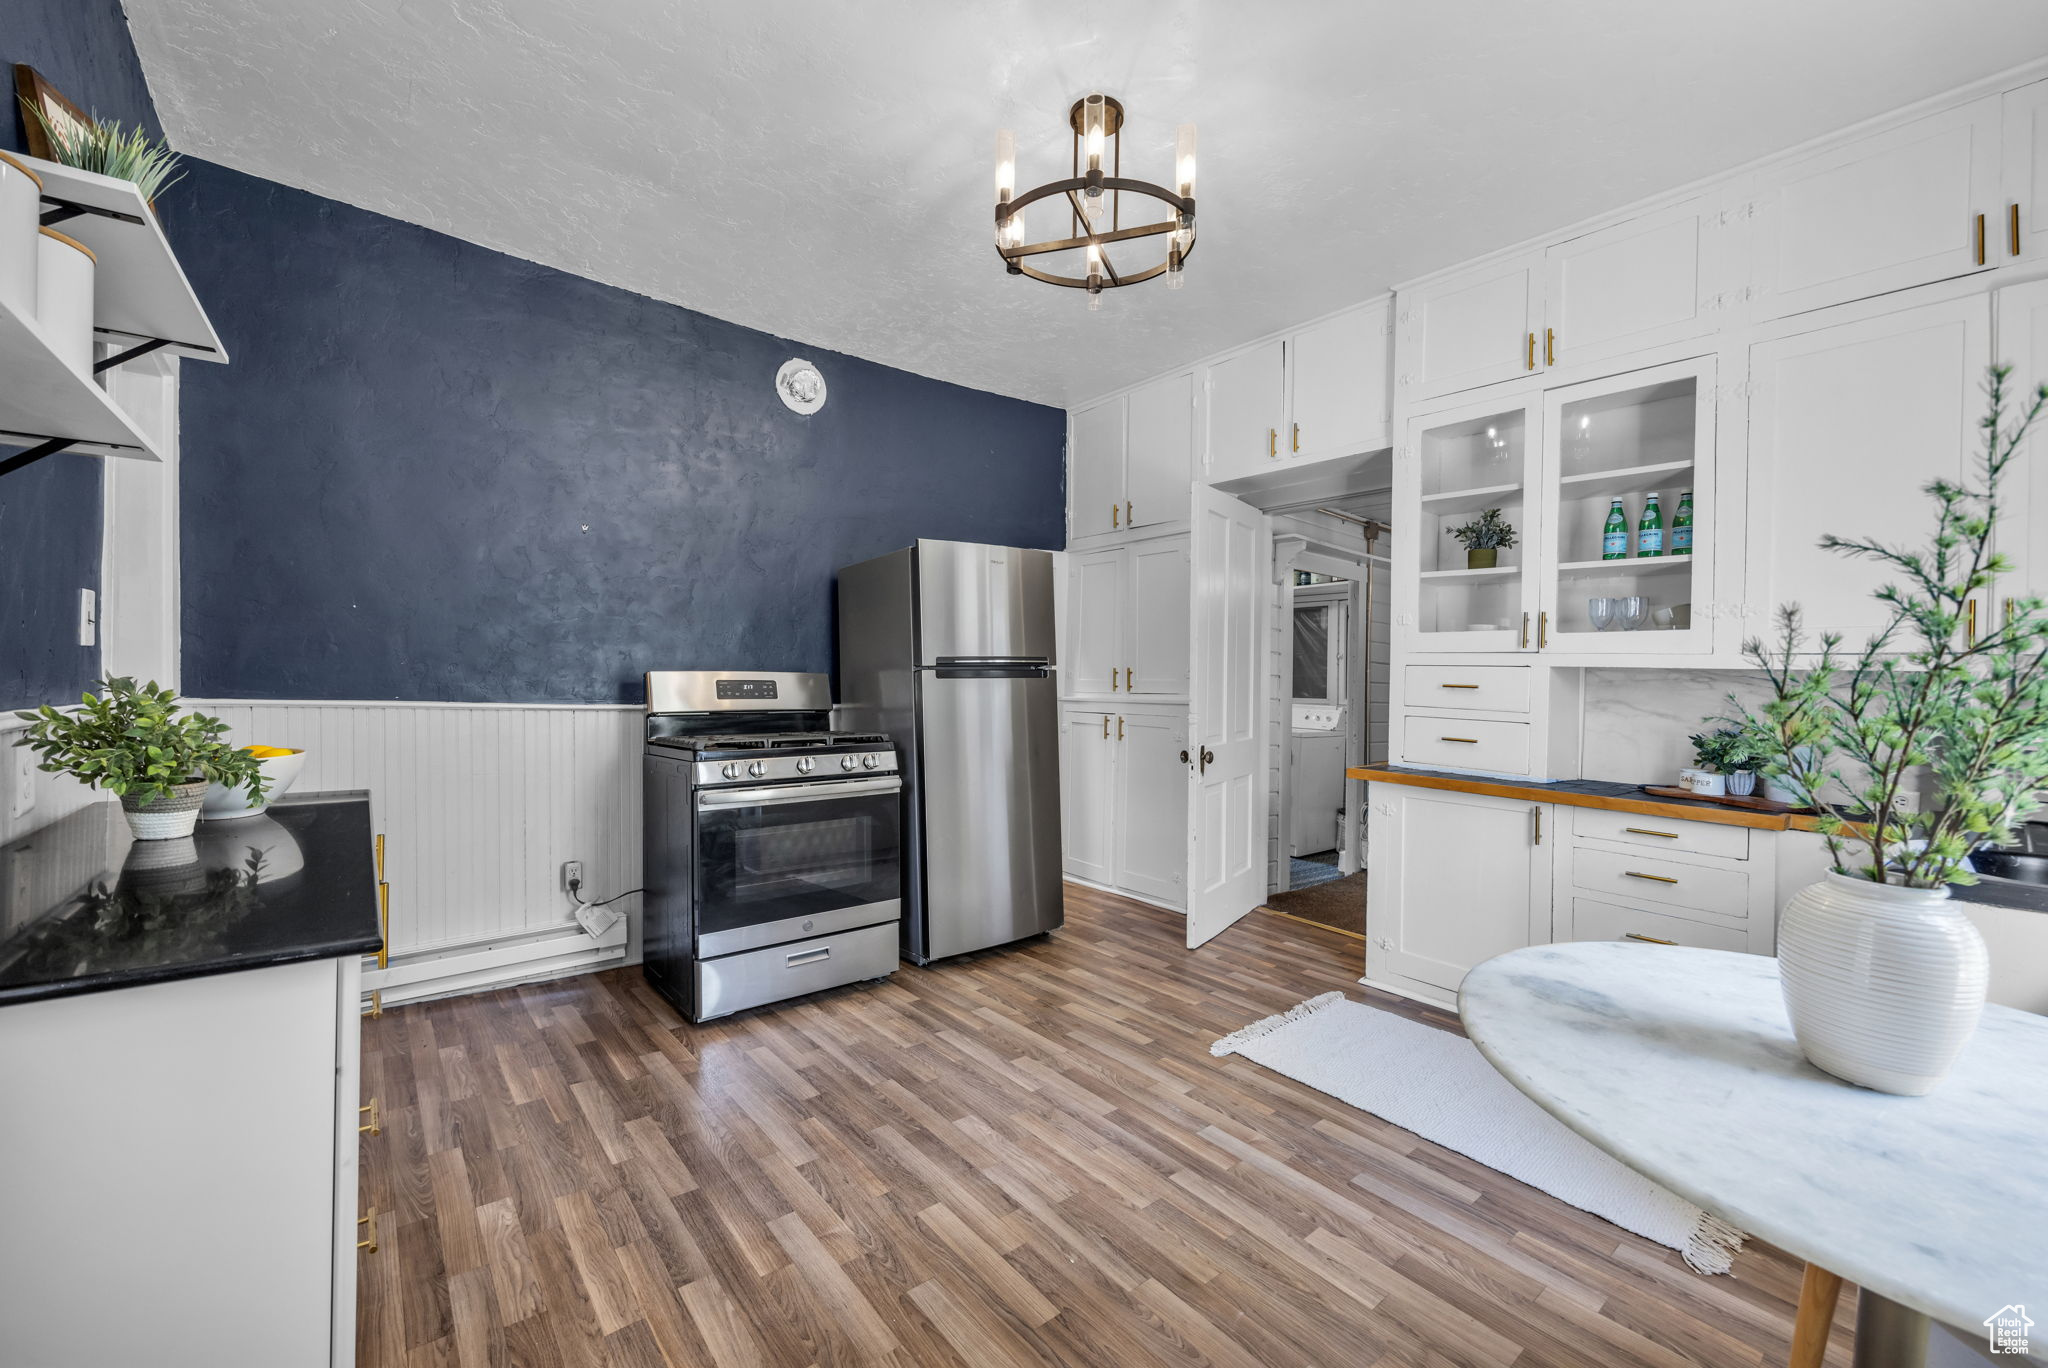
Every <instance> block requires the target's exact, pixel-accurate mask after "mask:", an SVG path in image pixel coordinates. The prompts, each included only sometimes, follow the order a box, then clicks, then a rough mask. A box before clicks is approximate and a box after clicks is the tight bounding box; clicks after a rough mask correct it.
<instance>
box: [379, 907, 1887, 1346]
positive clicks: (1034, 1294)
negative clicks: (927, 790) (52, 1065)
mask: <svg viewBox="0 0 2048 1368" xmlns="http://www.w3.org/2000/svg"><path fill="white" fill-rule="evenodd" d="M1068 909H1069V911H1068V923H1067V926H1066V928H1065V929H1064V930H1063V931H1061V932H1059V933H1056V934H1055V935H1053V936H1051V937H1049V938H1044V939H1041V940H1038V941H1033V942H1029V943H1026V944H1024V945H1021V946H1016V947H1011V948H1009V949H1005V950H1000V951H991V952H988V953H985V954H981V955H976V956H971V957H967V958H963V959H959V960H953V961H949V962H947V963H945V964H942V965H939V966H937V967H934V968H931V969H915V968H911V967H909V966H905V967H904V968H903V969H902V970H901V971H900V972H898V973H897V974H896V975H895V976H894V977H893V978H890V979H888V980H885V981H883V982H881V983H879V984H872V985H862V986H857V987H854V988H848V989H842V990H839V991H837V992H834V993H830V994H826V995H823V996H820V997H816V998H812V999H808V1000H805V1001H800V1002H796V1003H790V1004H785V1005H782V1006H779V1007H775V1008H768V1009H763V1010H761V1011H757V1012H752V1013H747V1014H744V1015H742V1016H740V1017H737V1018H733V1019H728V1020H726V1021H723V1022H719V1023H715V1024H713V1025H710V1026H704V1027H693V1026H690V1025H689V1024H688V1023H686V1022H684V1021H682V1020H681V1019H680V1018H679V1017H678V1016H677V1015H676V1014H675V1013H674V1012H673V1011H672V1010H671V1009H670V1008H669V1007H668V1005H667V1004H666V1003H664V1002H663V1001H661V1000H660V999H659V998H657V997H655V996H654V994H653V993H652V992H650V991H649V990H648V988H647V987H646V985H645V983H644V982H643V981H642V979H641V977H640V971H639V970H638V969H637V968H635V969H625V970H617V971H613V972H609V973H604V974H595V975H588V976H584V977H581V978H574V979H566V980H561V981H558V982H553V983H547V984H541V985H536V986H530V987H524V988H517V989H507V990H505V991H502V992H498V993H492V994H486V995H482V996H476V997H467V998H455V999H450V1000H447V1001H443V1002H433V1003H424V1004H419V1005H415V1006H410V1007H403V1008H396V1009H393V1010H391V1011H388V1012H386V1013H385V1015H384V1016H383V1017H382V1018H379V1019H373V1020H368V1021H365V1022H364V1042H363V1083H364V1094H365V1097H366V1098H367V1097H369V1096H376V1097H378V1098H379V1099H380V1100H381V1105H382V1109H383V1117H384V1131H383V1134H382V1135H380V1136H376V1137H370V1138H366V1140H365V1142H364V1150H363V1200H364V1202H365V1203H366V1204H374V1205H375V1206H376V1208H377V1210H378V1212H379V1224H380V1227H381V1231H382V1239H381V1246H380V1248H379V1249H378V1250H377V1251H376V1252H375V1253H373V1254H371V1253H366V1254H363V1255H360V1256H359V1258H360V1265H359V1272H360V1289H361V1290H360V1297H359V1303H358V1316H357V1319H358V1325H359V1335H360V1351H359V1358H358V1361H359V1363H361V1364H363V1365H366V1366H367V1368H420V1366H421V1365H434V1366H435V1368H440V1366H441V1365H458V1366H459V1368H481V1365H486V1364H504V1365H521V1366H522V1368H536V1366H537V1365H565V1366H573V1368H585V1366H589V1368H599V1366H602V1368H660V1365H668V1366H669V1368H685V1366H686V1365H687V1366H688V1368H698V1366H699V1365H704V1366H707V1368H708V1366H711V1365H716V1368H739V1366H741V1365H746V1366H748V1368H756V1366H758V1365H791V1366H792V1368H803V1366H804V1365H814V1364H815V1365H820V1368H823V1366H824V1365H837V1364H897V1365H913V1364H915V1365H923V1364H969V1365H976V1368H979V1365H1012V1364H1016V1365H1027V1364H1089V1365H1117V1366H1118V1368H1130V1366H1132V1365H1143V1364H1172V1365H1189V1364H1212V1365H1227V1366H1228V1368H1251V1366H1252V1365H1295V1364H1298V1365H1340V1364H1341V1365H1347V1368H1368V1365H1373V1364H1387V1365H1421V1366H1426V1368H1440V1366H1441V1365H1472V1366H1473V1368H1500V1366H1501V1365H1507V1364H1516V1365H1559V1368H1563V1366H1564V1365H1571V1368H1579V1366H1580V1365H1591V1364H1600V1365H1648V1366H1653V1368H1680V1366H1681V1365H1736V1364H1740V1365H1759V1364H1773V1363H1783V1362H1784V1356H1785V1353H1786V1350H1787V1346H1788V1344H1789V1341H1790V1333H1791V1322H1792V1308H1793V1303H1794V1301H1795V1299H1796V1297H1797V1295H1798V1288H1799V1273H1800V1269H1799V1266H1798V1265H1797V1264H1796V1263H1794V1262H1793V1261H1791V1260H1789V1259H1787V1258H1786V1257H1785V1256H1784V1255H1782V1254H1780V1253H1778V1252H1777V1251H1775V1250H1771V1249H1767V1248H1758V1247H1755V1246H1752V1247H1751V1249H1749V1250H1747V1251H1745V1252H1744V1254H1743V1255H1742V1256H1741V1257H1740V1258H1739V1259H1738V1260H1737V1262H1736V1266H1735V1272H1734V1273H1733V1274H1732V1275H1731V1276H1727V1277H1719V1278H1703V1277H1700V1276H1699V1275H1697V1274H1694V1273H1692V1272H1691V1271H1689V1270H1688V1269H1687V1268H1686V1267H1685V1265H1684V1263H1683V1262H1682V1261H1681V1260H1680V1259H1679V1257H1678V1256H1677V1255H1676V1254H1675V1253H1673V1252H1671V1251H1669V1250H1666V1249H1663V1248H1661V1247H1659V1246H1657V1245H1653V1244H1650V1243H1649V1242H1647V1241H1644V1240H1641V1239H1638V1238H1636V1237H1635V1236H1632V1235H1629V1234H1627V1233H1625V1232H1623V1231H1620V1230H1617V1229H1616V1228H1614V1227H1612V1226H1610V1225H1608V1224H1606V1223H1605V1222H1603V1221H1600V1220H1598V1219H1597V1218H1594V1217H1592V1216H1588V1215H1586V1214H1585V1213H1583V1212H1580V1211H1577V1210H1574V1209H1573V1208H1571V1207H1568V1206H1565V1205H1563V1204H1562V1203H1560V1202H1557V1201H1554V1200H1552V1199H1551V1198H1549V1197H1546V1196H1544V1195H1543V1194H1541V1193H1538V1192H1535V1191H1533V1190H1531V1189H1529V1188H1525V1187H1523V1186H1521V1185H1520V1184H1517V1183H1515V1182H1512V1181H1510V1180H1508V1179H1505V1178H1503V1177H1501V1176H1500V1175H1498V1174H1496V1173H1494V1172H1492V1171H1491V1170H1489V1169H1486V1168H1483V1167H1481V1166H1479V1165H1477V1164H1474V1163H1472V1162H1471V1161H1469V1160H1466V1159H1464V1158H1462V1157H1460V1156H1458V1155H1456V1154H1452V1153H1450V1152H1448V1151H1446V1150H1441V1149H1438V1148H1437V1147H1435V1146H1434V1145H1431V1144H1429V1143H1428V1142H1426V1141H1423V1140H1420V1139H1418V1138H1417V1137H1416V1136H1414V1135H1412V1134H1410V1133H1409V1132H1407V1131H1403V1130H1399V1129H1397V1128H1395V1127H1393V1126H1390V1125H1388V1124H1386V1123H1384V1122H1382V1121H1380V1120H1378V1119H1377V1118H1375V1117H1372V1116H1370V1115H1367V1114H1365V1113H1363V1112H1358V1111H1355V1110H1353V1109H1351V1108H1349V1107H1346V1106H1344V1105H1342V1104H1341V1103H1338V1102H1336V1101H1334V1100H1332V1099H1330V1098H1328V1097H1325V1096H1323V1095H1322V1094H1320V1093H1317V1092H1315V1091H1313V1090H1312V1089H1309V1088H1305V1087H1303V1086H1301V1085H1299V1084H1297V1083H1294V1082H1292V1081H1291V1080H1289V1079H1286V1078H1283V1077H1280V1076H1279V1075H1277V1074H1273V1073H1270V1072H1267V1071H1266V1070H1263V1069H1261V1068H1259V1067H1258V1066H1256V1065H1253V1064H1250V1063H1247V1062H1245V1061H1244V1060H1242V1059H1237V1058H1234V1057H1233V1058H1229V1059H1222V1060H1218V1059H1213V1058H1211V1057H1210V1055H1209V1053H1208V1047H1209V1044H1210V1042H1211V1041H1213V1040H1215V1039H1216V1038H1217V1037H1218V1036H1221V1035H1224V1034H1226V1033H1228V1032H1229V1031H1231V1030H1234V1029H1236V1028H1237V1027H1239V1026H1242V1025H1244V1024H1245V1023H1247V1022H1249V1021H1252V1020H1255V1019H1257V1018H1258V1017H1261V1016H1264V1015H1267V1014H1269V1013H1272V1012H1275V1011H1279V1010H1281V1009H1284V1008H1286V1007H1289V1006H1292V1005H1293V1004H1294V1003H1295V1002H1298V1001H1299V1000H1301V999H1302V998H1305V997H1308V996H1310V995H1312V994H1315V993H1320V992H1324V991H1327V990H1329V989H1332V988H1337V989H1342V990H1344V991H1346V992H1348V993H1350V994H1351V995H1352V996H1354V997H1359V998H1362V999H1367V1000H1372V1001H1375V1002H1377V1003H1379V1004H1381V1005H1392V1006H1397V1009H1399V1010H1404V1011H1407V1012H1409V1013H1410V1014H1412V1015H1415V1016H1417V1017H1419V1018H1422V1019H1434V1020H1435V1021H1436V1023H1437V1024H1444V1023H1445V1022H1446V1021H1447V1020H1448V1019H1447V1018H1446V1017H1444V1016H1443V1015H1442V1014H1439V1013H1434V1012H1432V1011H1430V1010H1429V1009H1424V1008H1418V1007H1409V1006H1406V1005H1404V1004H1397V1003H1396V1001H1395V1000H1394V999H1391V998H1382V997H1380V996H1378V995H1376V994H1372V993H1370V992H1369V991H1368V990H1365V989H1362V988H1360V987H1359V986H1358V984H1357V982H1356V979H1357V976H1358V973H1359V972H1360V964H1359V959H1360V954H1361V946H1360V944H1359V942H1358V941H1356V940H1353V939H1348V938H1346V937H1343V936H1341V935H1337V934H1335V933H1332V932H1328V931H1324V930H1322V929H1320V928H1317V927H1313V926H1308V925H1305V924H1302V923H1299V922H1294V921H1290V920H1287V919H1285V918H1281V917H1277V916H1272V915H1268V914H1263V913H1261V914H1254V915H1252V916H1250V917H1247V918H1246V919H1245V920H1244V921H1243V922H1241V923H1240V924H1239V925H1238V926H1236V927H1234V928H1232V929H1231V930H1230V931H1228V932H1226V933H1225V934H1224V935H1223V936H1221V937H1219V938H1218V939H1217V940H1216V941H1214V942H1212V943H1211V944H1209V945H1208V946H1205V947H1204V948H1203V949H1201V950H1199V951H1195V952H1193V953H1190V952H1188V951H1187V950H1185V949H1184V948H1182V943H1181V942H1182V936H1183V929H1182V924H1181V920H1180V918H1178V917H1176V916H1173V915H1171V914H1168V913H1164V912H1160V911H1158V910H1156V909H1152V908H1148V907H1145V906H1142V905H1140V904H1137V903H1132V902H1128V901H1125V900H1123V899H1119V898H1115V897H1112V896H1109V895H1106V894H1100V893H1095V892H1092V891H1089V890H1084V889H1080V888H1072V887H1070V888H1069V890H1068ZM1853 1302H1854V1298H1853V1296H1849V1297H1845V1298H1844V1299H1843V1308H1842V1312H1841V1315H1840V1317H1839V1318H1838V1329H1837V1333H1836V1343H1835V1345H1834V1347H1833V1348H1832V1349H1831V1351H1830V1355H1829V1362H1830V1363H1831V1364H1833V1363H1846V1362H1847V1354H1846V1352H1845V1351H1846V1348H1847V1345H1848V1342H1849V1335H1848V1330H1847V1326H1848V1324H1849V1322H1850V1320H1851V1319H1852V1317H1853Z"/></svg>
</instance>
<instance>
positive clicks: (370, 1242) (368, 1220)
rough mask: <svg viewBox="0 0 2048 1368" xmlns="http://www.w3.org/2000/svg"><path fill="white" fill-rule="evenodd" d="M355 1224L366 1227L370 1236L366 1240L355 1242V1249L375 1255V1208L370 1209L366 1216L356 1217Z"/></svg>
mask: <svg viewBox="0 0 2048 1368" xmlns="http://www.w3.org/2000/svg"><path fill="white" fill-rule="evenodd" d="M356 1224H357V1225H359V1226H368V1227H369V1236H370V1238H369V1239H367V1240H357V1241H356V1248H357V1249H361V1250H366V1251H368V1252H369V1253H371V1254H375V1253H376V1252H377V1208H375V1207H371V1208H370V1214H369V1215H367V1216H358V1217H356Z"/></svg>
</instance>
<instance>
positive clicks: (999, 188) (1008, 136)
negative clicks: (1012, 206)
mask: <svg viewBox="0 0 2048 1368" xmlns="http://www.w3.org/2000/svg"><path fill="white" fill-rule="evenodd" d="M1016 193H1017V135H1016V134H1014V133H1012V132H1011V131H1010V130H1009V129H1007V128H1005V129H1002V130H1000V131H999V132H997V134H996V203H998V204H1008V203H1009V202H1010V197H1011V196H1012V195H1014V194H1016ZM1182 193H1183V194H1185V193H1186V192H1185V191H1183V192H1182Z"/></svg>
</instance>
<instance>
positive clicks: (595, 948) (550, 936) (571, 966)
mask: <svg viewBox="0 0 2048 1368" xmlns="http://www.w3.org/2000/svg"><path fill="white" fill-rule="evenodd" d="M625 960H626V920H625V919H624V918H621V919H620V920H619V921H618V922H616V923H614V924H613V925H612V926H611V927H609V928H608V929H607V930H606V931H605V933H604V934H603V935H602V936H592V935H591V934H590V933H589V932H587V931H585V930H584V929H583V928H582V927H581V926H579V925H575V924H573V923H572V924H570V925H567V926H554V927H549V928H548V929H546V930H545V931H534V932H528V933H526V934H524V935H518V936H493V937H491V938H490V939H489V940H485V941H476V942H473V943H471V944H468V945H441V946H435V947H434V948H433V949H431V950H416V951H414V952H413V953H411V954H408V955H394V956H392V958H391V960H390V963H389V964H388V965H387V966H386V967H385V968H382V969H378V968H375V967H374V964H375V961H374V960H372V961H370V962H369V964H368V965H366V967H365V968H364V970H363V993H364V1005H365V1006H368V1005H369V1002H370V998H369V995H370V994H372V993H375V994H377V995H378V999H377V1000H378V1001H380V1002H381V1003H382V1005H383V1006H386V1007H395V1006H397V1005H399V1004H400V1003H405V1002H419V1001H422V1000H424V999H426V998H437V997H452V996H454V995H456V994H458V993H474V992H480V991H484V990H487V989H491V988H502V987H506V986H508V985H510V984H514V983H527V982H532V981H534V980H537V979H549V978H560V977H562V976H563V975H565V974H584V973H589V972H590V971H591V970H593V969H606V968H610V967H612V966H613V965H617V964H623V963H625Z"/></svg>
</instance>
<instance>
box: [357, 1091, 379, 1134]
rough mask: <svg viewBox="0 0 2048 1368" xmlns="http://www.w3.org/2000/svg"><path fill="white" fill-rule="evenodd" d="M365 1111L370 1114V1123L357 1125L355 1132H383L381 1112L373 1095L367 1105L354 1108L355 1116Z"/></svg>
mask: <svg viewBox="0 0 2048 1368" xmlns="http://www.w3.org/2000/svg"><path fill="white" fill-rule="evenodd" d="M365 1112H368V1113H369V1114H370V1124H369V1125H367V1126H357V1127H356V1134H358V1135H382V1134H383V1133H384V1121H383V1112H382V1111H381V1110H380V1109H379V1108H378V1106H377V1099H376V1098H374V1097H373V1098H371V1099H370V1105H369V1106H367V1107H357V1108H356V1115H357V1116H361V1115H362V1114H363V1113H365Z"/></svg>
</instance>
